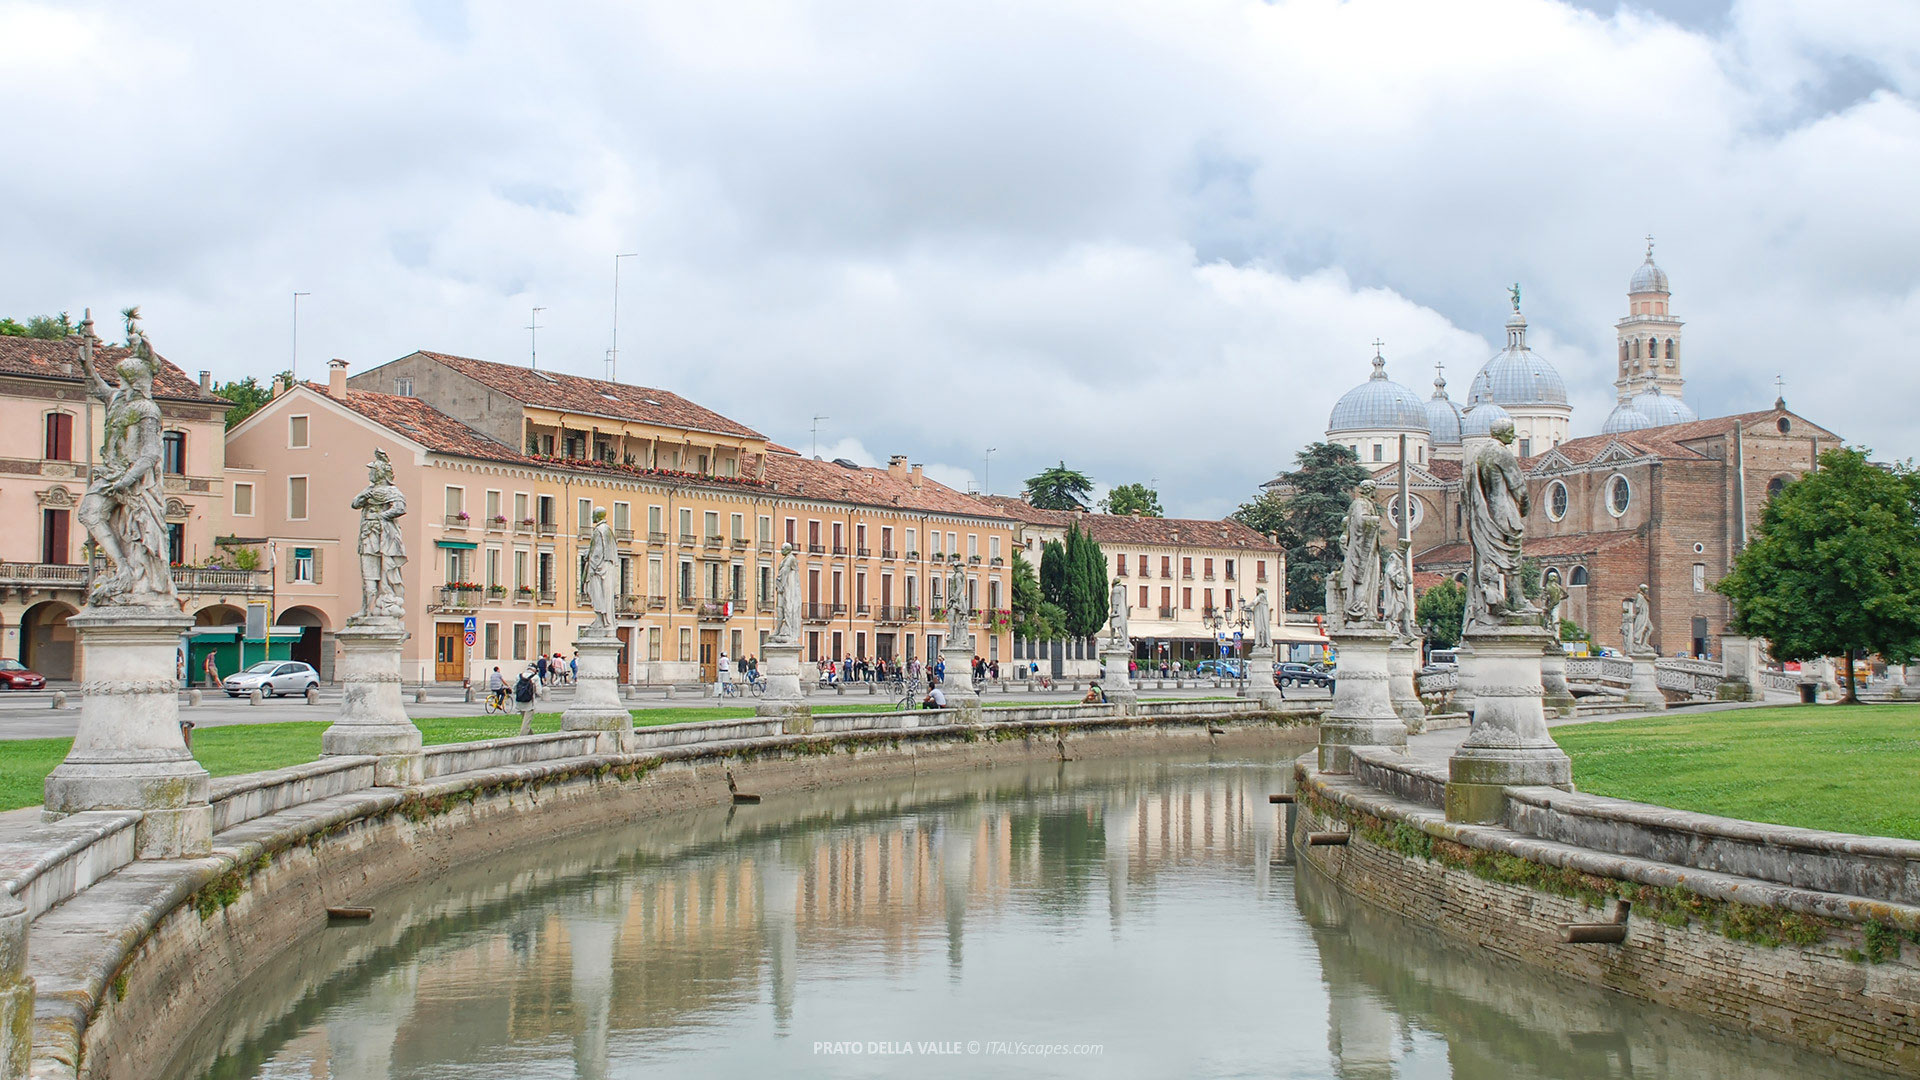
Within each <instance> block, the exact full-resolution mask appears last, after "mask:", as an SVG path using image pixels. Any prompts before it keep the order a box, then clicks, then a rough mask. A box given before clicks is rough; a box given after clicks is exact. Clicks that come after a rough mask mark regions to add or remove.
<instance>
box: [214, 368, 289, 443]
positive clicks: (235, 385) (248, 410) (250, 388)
mask: <svg viewBox="0 0 1920 1080" xmlns="http://www.w3.org/2000/svg"><path fill="white" fill-rule="evenodd" d="M279 377H280V378H281V379H282V380H283V381H285V382H286V383H287V384H289V385H291V384H292V382H293V372H291V371H283V372H281V373H280V376H279ZM213 392H214V394H215V395H217V396H219V397H223V398H226V399H227V400H228V401H231V402H233V406H234V407H233V408H231V409H228V410H227V430H229V431H231V430H233V426H234V425H235V424H238V423H239V422H240V421H242V420H245V419H246V418H247V417H249V416H252V415H253V414H254V413H255V412H257V411H259V409H260V407H261V406H262V405H265V404H266V403H267V402H269V401H272V400H273V386H272V385H271V384H269V385H267V386H261V385H260V382H259V380H258V379H255V378H254V377H253V376H251V375H249V376H247V377H246V378H244V379H241V380H239V381H238V382H224V383H214V384H213Z"/></svg>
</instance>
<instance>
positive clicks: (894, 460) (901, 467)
mask: <svg viewBox="0 0 1920 1080" xmlns="http://www.w3.org/2000/svg"><path fill="white" fill-rule="evenodd" d="M887 475H888V476H891V477H893V478H894V479H895V480H899V479H902V478H904V477H905V476H906V475H907V455H905V454H895V455H893V456H892V457H890V458H888V459H887Z"/></svg>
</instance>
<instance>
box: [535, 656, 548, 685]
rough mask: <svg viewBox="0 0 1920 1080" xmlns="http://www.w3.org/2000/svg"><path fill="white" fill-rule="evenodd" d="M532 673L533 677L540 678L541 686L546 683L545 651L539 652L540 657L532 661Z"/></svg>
mask: <svg viewBox="0 0 1920 1080" xmlns="http://www.w3.org/2000/svg"><path fill="white" fill-rule="evenodd" d="M533 673H534V675H535V677H537V678H538V679H539V680H540V685H541V686H545V685H547V654H546V653H541V654H540V659H538V660H536V661H534V663H533Z"/></svg>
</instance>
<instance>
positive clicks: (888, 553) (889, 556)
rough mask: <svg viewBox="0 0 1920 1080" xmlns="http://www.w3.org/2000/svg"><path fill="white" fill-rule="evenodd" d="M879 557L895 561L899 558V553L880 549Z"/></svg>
mask: <svg viewBox="0 0 1920 1080" xmlns="http://www.w3.org/2000/svg"><path fill="white" fill-rule="evenodd" d="M880 557H881V558H883V559H897V558H899V557H900V553H899V552H897V551H895V550H893V549H892V548H881V549H880Z"/></svg>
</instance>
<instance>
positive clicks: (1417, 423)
mask: <svg viewBox="0 0 1920 1080" xmlns="http://www.w3.org/2000/svg"><path fill="white" fill-rule="evenodd" d="M1381 430H1385V431H1417V432H1420V433H1421V434H1426V432H1427V407H1426V403H1425V402H1422V401H1421V400H1420V395H1419V394H1416V393H1414V392H1413V391H1412V390H1411V389H1409V388H1407V387H1405V386H1402V385H1400V384H1399V383H1397V382H1394V381H1393V380H1391V379H1389V378H1387V362H1386V360H1384V359H1382V358H1381V357H1379V356H1375V357H1374V358H1373V375H1372V377H1371V378H1369V379H1367V381H1366V382H1363V383H1361V384H1360V385H1359V386H1356V387H1354V388H1353V389H1351V390H1349V391H1347V392H1346V393H1345V394H1343V395H1341V397H1340V400H1339V401H1337V402H1335V403H1334V406H1333V415H1332V416H1329V417H1328V418H1327V431H1328V433H1329V434H1331V433H1333V432H1336V431H1381Z"/></svg>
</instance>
